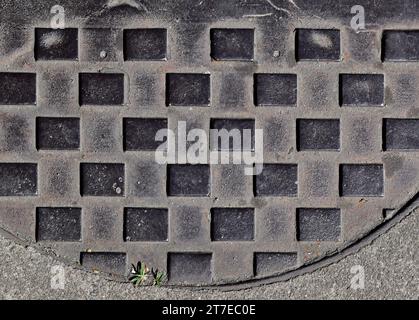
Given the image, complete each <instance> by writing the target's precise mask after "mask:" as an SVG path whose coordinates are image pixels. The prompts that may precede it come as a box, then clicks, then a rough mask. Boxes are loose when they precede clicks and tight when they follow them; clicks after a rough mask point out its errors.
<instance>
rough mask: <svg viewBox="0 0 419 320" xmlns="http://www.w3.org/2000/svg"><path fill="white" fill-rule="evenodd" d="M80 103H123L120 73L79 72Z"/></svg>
mask: <svg viewBox="0 0 419 320" xmlns="http://www.w3.org/2000/svg"><path fill="white" fill-rule="evenodd" d="M79 85H80V90H79V103H80V105H121V104H123V103H124V75H123V74H122V73H80V74H79Z"/></svg>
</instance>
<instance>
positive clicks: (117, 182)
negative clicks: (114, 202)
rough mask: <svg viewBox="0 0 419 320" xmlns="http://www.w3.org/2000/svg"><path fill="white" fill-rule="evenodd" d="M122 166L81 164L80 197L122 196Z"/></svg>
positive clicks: (123, 178) (113, 164) (123, 175)
mask: <svg viewBox="0 0 419 320" xmlns="http://www.w3.org/2000/svg"><path fill="white" fill-rule="evenodd" d="M124 180H125V173H124V164H120V163H81V164H80V193H81V195H82V196H107V197H122V196H124Z"/></svg>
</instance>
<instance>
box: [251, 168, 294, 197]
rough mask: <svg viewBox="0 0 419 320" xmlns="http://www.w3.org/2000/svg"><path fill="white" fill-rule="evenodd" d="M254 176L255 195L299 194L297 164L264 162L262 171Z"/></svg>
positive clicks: (291, 195) (287, 195) (286, 195)
mask: <svg viewBox="0 0 419 320" xmlns="http://www.w3.org/2000/svg"><path fill="white" fill-rule="evenodd" d="M253 177H254V192H255V196H259V197H260V196H285V197H296V196H297V193H298V168H297V165H296V164H263V170H262V172H261V173H260V174H258V175H255V176H253Z"/></svg>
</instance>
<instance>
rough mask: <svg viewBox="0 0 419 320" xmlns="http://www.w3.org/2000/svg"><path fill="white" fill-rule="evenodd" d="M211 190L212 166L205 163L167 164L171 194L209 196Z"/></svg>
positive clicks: (168, 187)
mask: <svg viewBox="0 0 419 320" xmlns="http://www.w3.org/2000/svg"><path fill="white" fill-rule="evenodd" d="M210 192H211V172H210V167H209V166H208V165H204V164H194V165H191V164H177V165H168V166H167V193H168V195H169V196H180V197H182V196H183V197H208V196H209V195H210Z"/></svg>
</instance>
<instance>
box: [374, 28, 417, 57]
mask: <svg viewBox="0 0 419 320" xmlns="http://www.w3.org/2000/svg"><path fill="white" fill-rule="evenodd" d="M381 57H382V60H383V61H419V30H384V32H383V38H382V48H381Z"/></svg>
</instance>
